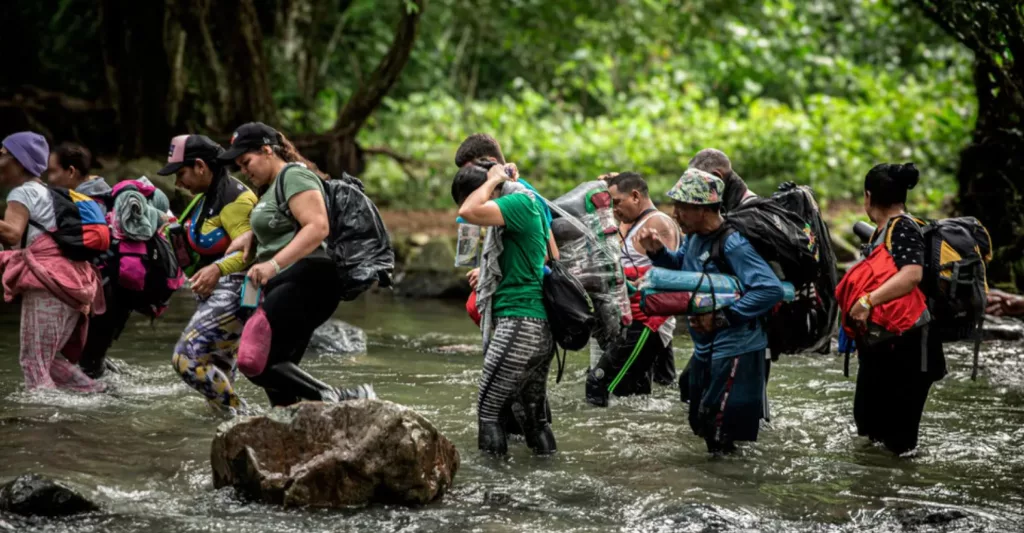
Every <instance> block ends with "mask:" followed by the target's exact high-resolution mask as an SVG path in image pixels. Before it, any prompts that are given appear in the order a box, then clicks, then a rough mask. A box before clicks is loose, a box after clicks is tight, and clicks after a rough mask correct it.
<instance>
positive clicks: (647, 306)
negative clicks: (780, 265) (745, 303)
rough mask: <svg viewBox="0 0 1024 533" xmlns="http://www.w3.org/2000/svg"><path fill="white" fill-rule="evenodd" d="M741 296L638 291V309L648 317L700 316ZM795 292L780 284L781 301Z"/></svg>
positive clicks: (785, 300)
mask: <svg viewBox="0 0 1024 533" xmlns="http://www.w3.org/2000/svg"><path fill="white" fill-rule="evenodd" d="M742 296H743V294H742V293H740V292H738V291H737V292H716V293H715V294H714V295H712V294H711V293H708V292H696V291H658V290H650V289H644V290H641V291H640V307H641V308H642V309H643V312H644V314H647V315H649V316H677V315H701V314H704V313H710V312H712V311H718V310H721V309H725V308H726V307H730V306H732V305H733V304H735V303H736V302H737V301H738V300H739V299H740V297H742ZM794 298H796V290H795V289H794V287H793V284H792V283H789V282H788V281H783V282H782V301H783V302H792V301H793V299H794Z"/></svg>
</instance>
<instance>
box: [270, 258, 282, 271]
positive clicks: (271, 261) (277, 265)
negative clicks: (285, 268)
mask: <svg viewBox="0 0 1024 533" xmlns="http://www.w3.org/2000/svg"><path fill="white" fill-rule="evenodd" d="M270 264H271V265H274V273H275V274H280V273H281V265H279V264H277V259H271V260H270Z"/></svg>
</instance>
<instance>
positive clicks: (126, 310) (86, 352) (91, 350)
mask: <svg viewBox="0 0 1024 533" xmlns="http://www.w3.org/2000/svg"><path fill="white" fill-rule="evenodd" d="M104 298H105V299H106V304H107V310H106V312H105V313H103V314H102V315H95V316H93V317H90V318H89V334H88V337H86V340H85V347H84V348H83V349H82V356H81V358H80V359H79V360H78V366H79V367H80V368H81V369H82V371H83V372H85V374H86V375H87V376H89V377H91V378H93V379H97V378H100V377H102V376H103V374H104V372H105V371H106V361H107V350H109V349H110V346H111V345H112V344H113V343H114V341H115V340H116V339H117V338H118V337H120V336H121V332H122V331H124V327H125V324H127V323H128V318H129V316H131V314H132V309H133V301H132V298H133V295H132V294H131V293H129V292H128V291H125V290H122V289H120V288H116V287H115V288H111V287H110V284H107V285H106V286H104Z"/></svg>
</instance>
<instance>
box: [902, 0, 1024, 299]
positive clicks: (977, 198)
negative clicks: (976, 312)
mask: <svg viewBox="0 0 1024 533" xmlns="http://www.w3.org/2000/svg"><path fill="white" fill-rule="evenodd" d="M913 1H914V3H915V4H916V5H917V6H918V7H919V8H920V9H921V10H922V11H923V12H924V14H925V15H926V16H928V18H930V19H931V20H932V21H933V22H935V23H936V24H938V25H939V26H940V27H941V28H942V29H943V30H945V31H946V33H948V34H949V35H950V36H951V37H953V38H955V39H957V40H958V41H960V42H961V43H963V44H964V45H965V46H967V47H968V48H970V49H971V50H972V51H973V52H974V55H975V61H974V85H975V93H976V95H977V98H978V119H977V122H976V123H975V125H974V132H973V136H972V139H971V143H970V144H969V145H968V146H967V148H965V149H964V151H963V152H962V153H961V157H960V170H959V172H958V173H957V180H958V182H959V185H960V193H959V197H958V202H957V205H958V208H959V210H960V211H961V212H962V213H963V214H965V215H970V216H974V217H977V218H978V220H980V221H981V222H982V223H983V224H985V226H986V227H987V228H988V230H989V232H990V233H991V235H992V241H993V244H994V246H995V248H996V251H995V260H994V261H993V262H992V265H991V267H990V270H989V276H990V278H991V279H992V280H993V281H997V282H998V281H1004V282H1015V283H1016V285H1017V287H1018V288H1021V289H1024V268H1021V267H1022V265H1024V131H1022V129H1021V124H1022V120H1024V67H1022V65H1021V64H1020V63H1018V62H1019V61H1024V12H1022V11H1021V10H1020V8H1019V5H1018V4H1017V2H1015V1H1013V0H947V1H945V2H933V1H929V0H913ZM1015 269H1016V270H1017V271H1018V272H1017V275H1016V276H1015V275H1014V270H1015ZM1015 277H1016V279H1014V278H1015Z"/></svg>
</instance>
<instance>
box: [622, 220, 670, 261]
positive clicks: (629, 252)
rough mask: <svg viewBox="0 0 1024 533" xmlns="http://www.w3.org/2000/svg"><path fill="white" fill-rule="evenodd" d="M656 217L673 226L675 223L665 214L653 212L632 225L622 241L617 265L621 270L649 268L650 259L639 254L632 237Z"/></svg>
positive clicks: (645, 255)
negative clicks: (618, 264)
mask: <svg viewBox="0 0 1024 533" xmlns="http://www.w3.org/2000/svg"><path fill="white" fill-rule="evenodd" d="M657 216H660V217H665V218H667V219H669V221H670V222H672V223H673V224H675V221H674V220H672V218H671V217H669V216H668V215H666V214H665V213H662V212H661V211H655V212H653V213H651V214H649V215H647V216H645V217H643V219H641V220H640V222H638V223H636V224H634V225H633V227H632V228H629V233H627V234H626V236H625V237H624V238H623V239H622V241H623V242H622V249H621V250H620V251H621V252H622V256H621V257H619V263H620V264H621V265H622V268H629V267H636V268H638V269H641V268H645V267H649V266H651V259H650V258H649V257H647V254H644V253H640V251H639V250H637V249H636V247H635V246H633V236H634V235H636V232H637V230H639V229H640V228H642V227H644V224H647V221H648V220H650V219H652V218H654V217H657Z"/></svg>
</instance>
